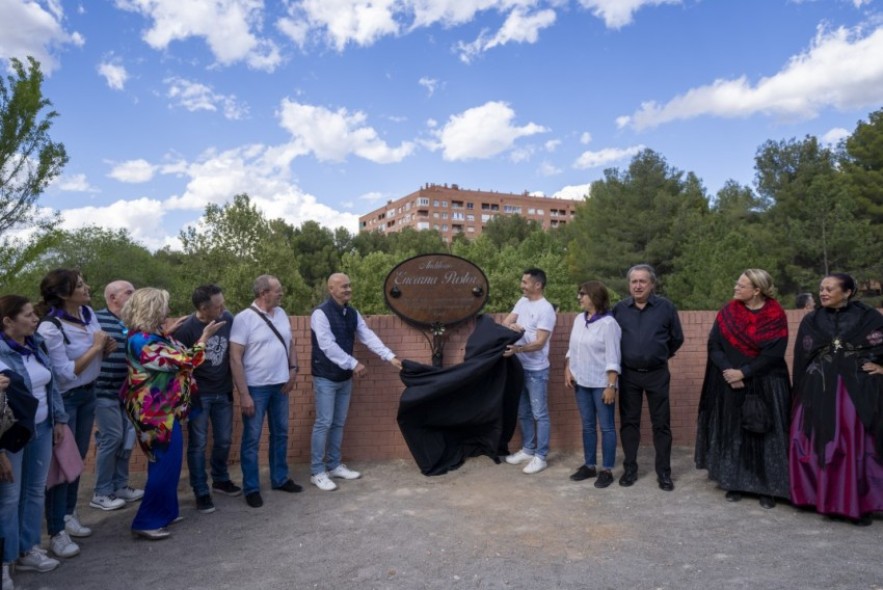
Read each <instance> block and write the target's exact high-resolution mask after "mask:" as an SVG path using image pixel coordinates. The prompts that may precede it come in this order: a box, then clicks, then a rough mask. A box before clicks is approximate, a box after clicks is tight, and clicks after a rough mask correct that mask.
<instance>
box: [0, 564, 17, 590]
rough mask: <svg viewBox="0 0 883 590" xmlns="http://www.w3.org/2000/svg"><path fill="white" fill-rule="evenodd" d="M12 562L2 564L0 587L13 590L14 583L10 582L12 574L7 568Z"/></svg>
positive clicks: (4, 589)
mask: <svg viewBox="0 0 883 590" xmlns="http://www.w3.org/2000/svg"><path fill="white" fill-rule="evenodd" d="M11 566H12V564H9V563H4V564H3V582H2V584H0V588H3V590H15V585H14V584H13V583H12V576H11V575H10V573H9V568H10V567H11Z"/></svg>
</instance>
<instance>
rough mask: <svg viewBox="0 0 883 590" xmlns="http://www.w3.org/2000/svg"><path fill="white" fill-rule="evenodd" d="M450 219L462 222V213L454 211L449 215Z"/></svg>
mask: <svg viewBox="0 0 883 590" xmlns="http://www.w3.org/2000/svg"><path fill="white" fill-rule="evenodd" d="M451 219H459V220H463V219H465V216H464V215H463V214H462V213H459V212H456V211H455V212H454V213H451Z"/></svg>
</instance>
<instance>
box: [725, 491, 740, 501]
mask: <svg viewBox="0 0 883 590" xmlns="http://www.w3.org/2000/svg"><path fill="white" fill-rule="evenodd" d="M724 497H725V498H726V499H727V502H738V501H740V500H741V499H742V494H741V493H739V492H727V494H726V496H724Z"/></svg>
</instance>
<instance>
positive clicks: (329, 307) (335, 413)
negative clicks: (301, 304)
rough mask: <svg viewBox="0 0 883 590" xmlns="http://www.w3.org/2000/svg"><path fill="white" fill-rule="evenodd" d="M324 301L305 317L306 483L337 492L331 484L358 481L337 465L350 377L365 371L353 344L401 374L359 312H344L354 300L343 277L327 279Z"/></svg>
mask: <svg viewBox="0 0 883 590" xmlns="http://www.w3.org/2000/svg"><path fill="white" fill-rule="evenodd" d="M328 295H329V296H328V299H326V300H325V302H324V303H323V304H322V305H320V306H319V307H317V308H316V309H315V310H314V311H313V314H312V316H310V333H311V339H312V351H313V354H312V357H313V360H312V365H311V370H312V374H313V394H314V397H315V402H316V422H315V424H314V425H313V435H312V438H311V441H310V446H311V451H310V473H311V476H310V482H311V483H312V484H313V485H315V486H316V487H317V488H319V489H320V490H322V491H325V492H330V491H333V490H336V489H337V484H335V483H334V482H333V481H331V478H332V477H335V478H338V479H358V478H360V477H361V476H362V474H361V473H359V472H358V471H353V470H352V469H349V468H347V466H346V465H344V464H343V463H341V456H340V446H341V443H342V442H343V426H344V424H345V423H346V416H347V412H348V411H349V405H350V397H351V395H352V392H353V375H356V376H357V377H364V376H365V374H366V372H367V369H366V368H365V365H363V364H362V363H360V362H359V361H358V360H357V359H356V358H355V357H354V356H353V346H354V345H355V341H356V338H358V339H359V342H361V343H362V344H364V345H365V346H367V347H368V348H369V349H371V351H372V352H373V353H374V354H376V355H377V356H379V357H380V358H382V359H383V360H385V361H388V362H389V363H390V364H391V365H393V366H394V367H395V368H397V369H399V370H401V369H402V363H401V361H399V360H398V359H397V358H396V355H395V353H394V352H393V351H391V350H390V349H388V348H387V347H386V346H384V344H383V342H381V341H380V338H378V337H377V335H376V334H375V333H374V332H372V331H371V329H370V328H369V327H368V325H367V324H366V323H365V320H364V319H363V318H362V316H361V315H360V314H359V312H358V311H356V310H355V309H353V308H352V307H350V306H349V302H350V299H352V297H353V288H352V285H351V284H350V279H349V277H348V276H346V275H345V274H343V273H335V274H333V275H331V276H330V277H328Z"/></svg>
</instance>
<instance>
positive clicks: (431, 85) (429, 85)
mask: <svg viewBox="0 0 883 590" xmlns="http://www.w3.org/2000/svg"><path fill="white" fill-rule="evenodd" d="M417 83H418V84H420V85H421V86H423V87H424V88H426V92H427V93H428V95H429V96H432V95H433V94H435V89H436V87H437V86H438V80H436V79H435V78H428V77H426V76H423V77H422V78H420V79H419V80H417Z"/></svg>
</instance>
